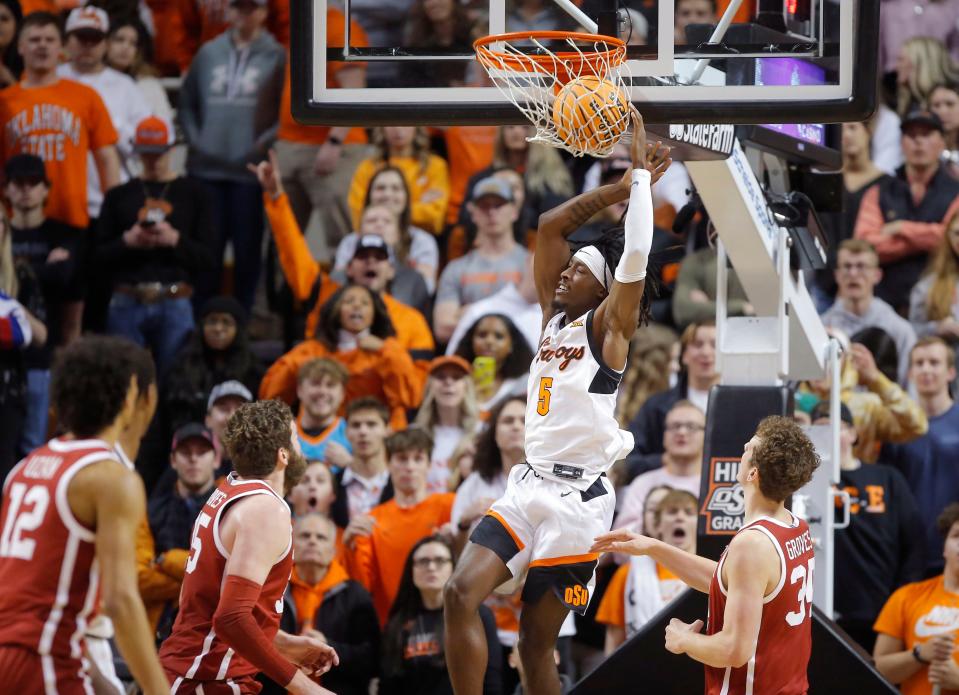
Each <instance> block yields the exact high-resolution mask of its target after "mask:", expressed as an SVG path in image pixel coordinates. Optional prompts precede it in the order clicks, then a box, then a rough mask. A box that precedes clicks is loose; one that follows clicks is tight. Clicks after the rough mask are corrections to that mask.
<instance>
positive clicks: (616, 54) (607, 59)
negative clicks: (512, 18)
mask: <svg viewBox="0 0 959 695" xmlns="http://www.w3.org/2000/svg"><path fill="white" fill-rule="evenodd" d="M529 39H543V40H566V39H572V40H574V41H584V42H589V43H594V44H595V43H604V44H606V45H607V46H610V48H609V49H608V50H605V51H583V52H582V53H579V52H577V51H559V52H556V53H552V55H535V54H531V55H524V57H523V58H517V57H515V56H512V55H510V54H508V53H503V52H501V51H494V50H492V49H491V48H490V47H489V46H490V44H494V43H500V42H511V41H525V40H529ZM473 48H474V49H476V54H477V56H478V57H479V58H480V60H481V61H482V62H484V63H486V62H493V64H494V65H495V64H497V63H498V64H500V65H504V66H506V67H508V68H509V69H511V70H516V71H517V72H528V71H529V70H528V67H529V66H528V62H533V63H536V64H537V65H541V66H552V65H554V63H555V61H556V60H557V59H558V60H559V61H561V62H563V63H568V64H569V66H570V67H572V66H576V65H589V66H590V67H591V68H593V69H595V68H596V66H597V65H609V66H610V67H615V66H617V65H622V64H623V63H624V62H626V42H625V41H623V40H622V39H618V38H616V37H615V36H601V35H599V34H585V33H582V32H576V31H519V32H513V33H510V34H492V35H490V36H483V37H480V38H478V39H476V41H474V42H473Z"/></svg>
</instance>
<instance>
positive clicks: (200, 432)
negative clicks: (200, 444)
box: [170, 422, 216, 451]
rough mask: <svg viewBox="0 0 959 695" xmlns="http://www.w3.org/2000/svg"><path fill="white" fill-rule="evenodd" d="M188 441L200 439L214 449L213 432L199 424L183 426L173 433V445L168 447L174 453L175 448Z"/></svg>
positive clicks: (193, 423)
mask: <svg viewBox="0 0 959 695" xmlns="http://www.w3.org/2000/svg"><path fill="white" fill-rule="evenodd" d="M188 439H202V440H204V441H206V442H207V443H209V445H210V446H211V447H213V448H214V449H215V448H216V444H214V441H213V432H211V431H210V430H209V428H207V427H205V426H203V425H201V424H200V423H199V422H191V423H189V424H186V425H183V426H182V427H180V428H179V429H178V430H177V431H176V432H174V434H173V444H172V445H171V446H170V451H176V450H177V448H178V447H179V446H180V445H181V444H182V443H183V442H185V441H186V440H188Z"/></svg>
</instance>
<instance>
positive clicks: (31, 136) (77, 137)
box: [0, 79, 117, 229]
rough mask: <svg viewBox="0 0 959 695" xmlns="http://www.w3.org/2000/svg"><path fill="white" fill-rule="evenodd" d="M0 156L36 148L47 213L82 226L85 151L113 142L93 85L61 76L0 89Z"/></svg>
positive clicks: (32, 151) (112, 132) (106, 115)
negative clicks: (48, 82)
mask: <svg viewBox="0 0 959 695" xmlns="http://www.w3.org/2000/svg"><path fill="white" fill-rule="evenodd" d="M0 125H2V127H3V137H2V139H0V160H3V161H6V160H7V159H9V158H10V157H12V156H13V155H15V154H21V153H24V152H25V153H29V154H35V155H37V156H38V157H40V159H42V160H43V161H44V163H45V164H46V167H47V178H48V179H49V180H50V196H49V198H48V199H47V205H46V209H45V210H44V212H45V213H46V216H47V217H50V218H52V219H55V220H60V221H61V222H66V223H67V224H70V225H73V226H74V227H80V228H84V229H85V228H86V227H87V225H88V224H89V223H90V218H89V216H88V214H87V155H88V154H89V153H90V152H93V151H95V150H98V149H100V148H101V147H106V146H107V145H113V144H116V141H117V132H116V130H114V128H113V123H112V122H111V121H110V114H109V113H108V112H107V109H106V106H104V105H103V101H102V100H101V99H100V95H99V94H97V93H96V92H95V91H94V90H93V89H91V88H90V87H87V86H86V85H82V84H80V83H79V82H74V81H72V80H65V79H61V80H58V81H57V82H55V83H54V84H52V85H47V86H44V87H24V86H23V85H22V84H15V85H13V86H11V87H8V88H7V89H5V90H3V91H2V92H0Z"/></svg>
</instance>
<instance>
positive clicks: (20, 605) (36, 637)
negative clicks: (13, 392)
mask: <svg viewBox="0 0 959 695" xmlns="http://www.w3.org/2000/svg"><path fill="white" fill-rule="evenodd" d="M106 459H113V460H116V459H117V455H116V453H114V451H113V449H112V448H110V447H109V446H107V444H106V443H105V442H102V441H100V440H95V439H88V440H67V439H53V440H51V441H50V442H48V443H47V445H46V446H42V447H40V448H39V449H36V450H34V451H33V452H32V453H30V455H29V456H27V457H26V458H25V459H23V460H22V461H21V462H20V463H18V464H17V465H16V467H14V469H13V470H12V471H10V474H9V475H8V476H7V479H6V481H5V483H4V487H3V511H2V517H0V519H2V522H3V530H2V532H0V586H2V587H3V590H2V591H0V646H16V647H20V648H23V649H26V650H27V651H29V652H32V653H34V654H38V655H39V656H40V660H41V664H42V668H43V672H44V678H45V679H47V681H48V682H50V683H51V684H55V683H56V682H60V681H63V680H67V679H75V678H76V677H77V674H82V673H84V671H85V667H84V666H83V662H82V657H83V650H82V643H81V641H82V639H83V633H84V631H85V629H86V623H87V618H88V617H89V616H90V614H91V613H92V612H93V611H94V609H95V608H96V602H97V595H98V589H99V582H98V577H99V575H98V572H97V562H96V549H95V546H94V542H95V540H96V535H95V533H94V531H93V529H90V528H87V527H86V526H83V525H82V524H81V523H80V522H79V521H78V520H77V519H76V517H74V516H73V512H72V511H71V509H70V505H69V502H68V501H67V489H68V488H69V486H70V481H71V480H73V477H74V476H75V475H76V474H77V473H78V472H79V471H80V470H82V469H83V468H85V467H86V466H89V465H90V464H93V463H97V462H98V461H104V460H106ZM4 675H9V674H4ZM5 685H10V682H5Z"/></svg>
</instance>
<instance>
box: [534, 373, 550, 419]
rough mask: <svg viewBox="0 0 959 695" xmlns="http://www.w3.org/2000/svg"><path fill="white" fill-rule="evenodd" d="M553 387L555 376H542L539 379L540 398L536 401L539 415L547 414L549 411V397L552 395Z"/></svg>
mask: <svg viewBox="0 0 959 695" xmlns="http://www.w3.org/2000/svg"><path fill="white" fill-rule="evenodd" d="M551 388H553V377H551V376H544V377H541V378H540V380H539V400H538V401H536V414H537V415H546V414H547V413H548V412H549V399H550V396H552V394H551V393H550V389H551Z"/></svg>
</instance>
